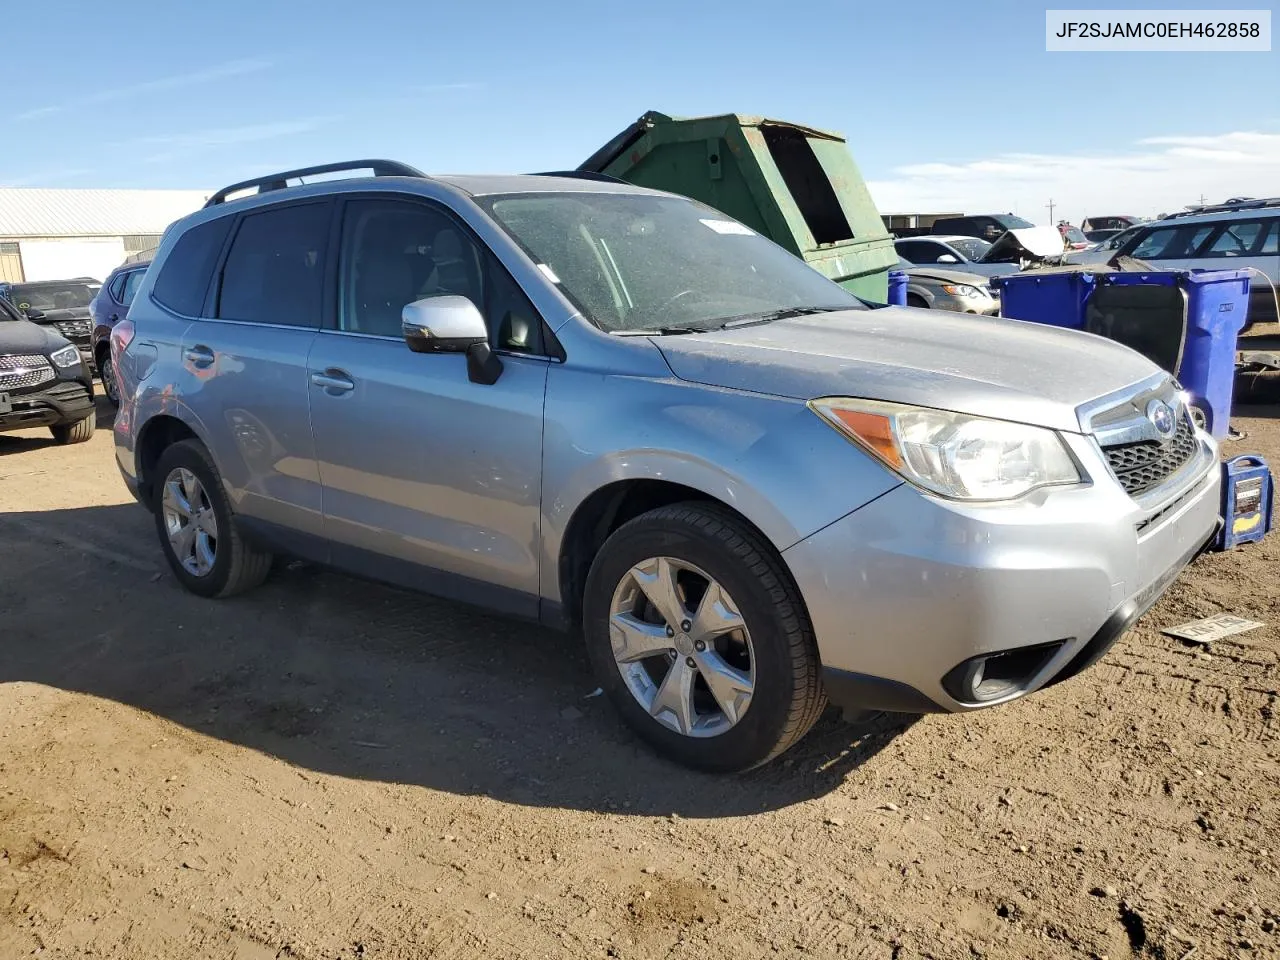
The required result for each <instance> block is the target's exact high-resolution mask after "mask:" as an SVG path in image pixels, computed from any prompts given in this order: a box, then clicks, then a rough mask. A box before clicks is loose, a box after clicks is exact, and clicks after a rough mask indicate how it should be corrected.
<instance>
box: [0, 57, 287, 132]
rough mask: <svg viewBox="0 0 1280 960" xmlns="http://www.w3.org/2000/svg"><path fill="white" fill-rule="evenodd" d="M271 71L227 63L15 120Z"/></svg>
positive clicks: (257, 64) (262, 65)
mask: <svg viewBox="0 0 1280 960" xmlns="http://www.w3.org/2000/svg"><path fill="white" fill-rule="evenodd" d="M270 67H271V62H270V61H268V60H231V61H228V62H227V63H219V64H216V65H215V66H212V67H208V68H207V69H204V70H193V71H192V72H190V73H180V74H177V75H175V76H170V77H160V78H158V79H156V80H144V81H142V82H141V83H132V84H129V85H128V86H123V87H110V88H108V89H106V90H99V91H97V92H96V93H90V94H87V95H86V96H83V97H77V98H76V99H74V100H69V101H67V102H66V103H59V104H53V105H52V106H46V107H36V108H34V109H32V110H27V111H24V112H23V113H20V114H18V115H17V116H16V117H14V118H13V119H14V120H37V119H39V118H40V117H47V116H50V115H52V114H56V113H64V112H66V111H68V110H74V109H76V108H79V107H93V106H97V105H99V104H103V103H112V102H114V101H117V100H127V99H129V98H130V97H136V96H142V95H146V94H151V93H157V92H159V91H161V90H175V89H179V88H181V87H193V86H196V85H198V84H202V83H213V82H214V81H217V80H225V79H227V78H229V77H239V76H243V75H244V74H247V73H258V72H259V71H262V70H267V69H269V68H270Z"/></svg>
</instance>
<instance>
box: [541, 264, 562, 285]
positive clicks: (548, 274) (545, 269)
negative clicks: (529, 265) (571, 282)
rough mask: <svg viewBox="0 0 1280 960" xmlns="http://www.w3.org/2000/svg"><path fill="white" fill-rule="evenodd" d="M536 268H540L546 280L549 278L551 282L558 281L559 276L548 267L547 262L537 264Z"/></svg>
mask: <svg viewBox="0 0 1280 960" xmlns="http://www.w3.org/2000/svg"><path fill="white" fill-rule="evenodd" d="M538 269H539V270H541V271H542V275H543V276H544V277H546V278H547V279H548V280H550V281H551V282H552V283H559V282H560V278H559V277H557V276H556V272H555V271H554V270H552V269H551V267H549V266H548V265H547V264H545V263H540V264H538Z"/></svg>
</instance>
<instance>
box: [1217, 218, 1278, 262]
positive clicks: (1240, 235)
mask: <svg viewBox="0 0 1280 960" xmlns="http://www.w3.org/2000/svg"><path fill="white" fill-rule="evenodd" d="M1269 227H1270V224H1269V223H1266V222H1265V221H1263V220H1236V221H1233V222H1231V223H1227V224H1224V225H1223V226H1222V229H1221V231H1220V232H1219V233H1218V234H1217V236H1216V237H1214V239H1213V241H1212V242H1211V243H1210V244H1209V245H1208V247H1207V248H1205V251H1204V253H1202V254H1201V256H1204V257H1213V258H1217V257H1223V258H1226V257H1253V256H1257V255H1258V254H1257V253H1256V251H1257V250H1258V249H1259V248H1260V247H1261V246H1262V243H1263V241H1264V240H1265V239H1266V236H1265V234H1266V231H1267V229H1268V228H1269Z"/></svg>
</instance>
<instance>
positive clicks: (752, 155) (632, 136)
mask: <svg viewBox="0 0 1280 960" xmlns="http://www.w3.org/2000/svg"><path fill="white" fill-rule="evenodd" d="M578 169H579V170H581V171H585V172H592V173H602V174H607V175H609V176H612V177H617V178H618V179H619V180H625V181H627V182H628V183H634V184H636V185H637V186H642V187H652V188H654V189H656V190H666V191H669V192H671V193H679V194H683V195H684V196H686V197H692V198H693V199H695V200H700V201H702V202H703V203H705V204H707V205H708V206H711V207H715V208H716V209H717V210H720V211H722V212H724V213H727V214H728V215H729V216H731V217H733V218H735V219H737V220H741V221H742V222H743V223H745V224H747V225H748V226H750V227H752V228H753V229H755V230H757V231H759V232H760V233H762V234H764V235H765V236H766V237H769V238H770V239H771V240H773V241H774V242H775V243H778V244H781V245H782V246H783V247H786V248H787V249H788V250H790V251H791V252H792V253H794V254H796V255H797V256H799V257H802V258H803V259H804V260H805V261H806V262H808V263H809V265H810V266H812V267H813V268H814V269H815V270H818V271H820V272H821V273H823V274H824V275H826V276H828V277H830V278H831V279H832V280H835V281H836V282H837V283H839V284H841V285H842V286H844V287H846V288H848V290H849V291H850V292H852V293H854V294H856V295H857V296H860V297H862V298H864V299H866V300H872V301H875V302H876V303H885V302H886V301H887V300H888V282H889V268H890V267H892V266H896V265H897V263H898V255H897V253H895V252H894V248H893V238H892V237H891V236H890V235H889V234H888V233H887V232H886V230H885V227H884V222H883V221H882V220H881V219H880V215H879V213H878V212H877V211H876V207H875V204H874V203H872V201H871V195H870V194H869V193H868V192H867V187H866V184H864V183H863V182H862V176H861V174H859V173H858V167H857V165H856V164H855V163H854V162H853V156H852V155H851V154H850V153H849V148H848V146H847V144H846V143H845V139H844V137H842V136H840V134H838V133H828V132H825V131H822V130H814V129H813V128H811V127H803V126H800V125H799V124H795V123H786V122H784V121H781V120H769V119H767V118H765V117H745V116H740V115H738V114H732V113H731V114H725V115H724V116H719V117H690V118H682V117H669V116H667V115H666V114H662V113H656V112H649V113H646V114H645V115H644V116H643V117H641V118H640V119H639V120H637V121H636V122H635V123H633V124H632V125H631V126H629V127H627V129H625V130H623V131H622V132H621V133H620V134H618V135H617V136H616V137H614V138H613V139H612V140H610V141H609V142H608V143H607V144H605V145H604V146H603V147H601V148H600V149H599V150H597V151H596V152H595V153H594V154H593V155H592V156H591V157H590V158H588V159H587V160H586V162H584V163H583V164H582V165H581V166H580V167H578Z"/></svg>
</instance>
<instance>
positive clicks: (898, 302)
mask: <svg viewBox="0 0 1280 960" xmlns="http://www.w3.org/2000/svg"><path fill="white" fill-rule="evenodd" d="M906 305H907V275H906V274H905V273H903V272H902V271H901V270H890V271H889V306H891V307H905V306H906Z"/></svg>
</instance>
